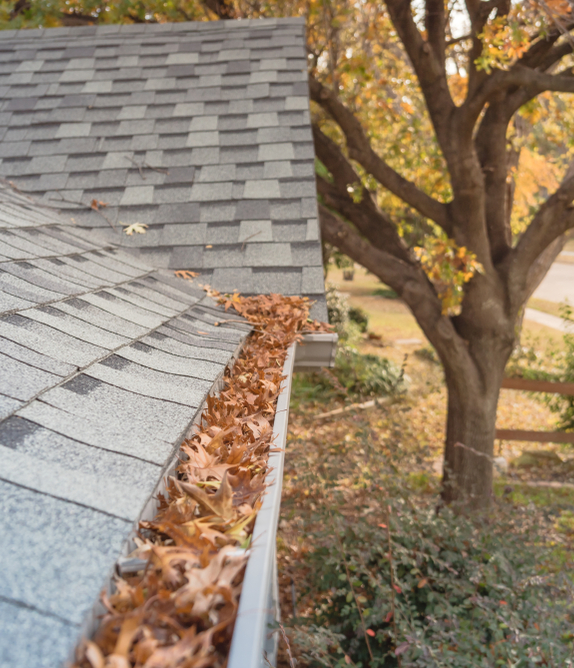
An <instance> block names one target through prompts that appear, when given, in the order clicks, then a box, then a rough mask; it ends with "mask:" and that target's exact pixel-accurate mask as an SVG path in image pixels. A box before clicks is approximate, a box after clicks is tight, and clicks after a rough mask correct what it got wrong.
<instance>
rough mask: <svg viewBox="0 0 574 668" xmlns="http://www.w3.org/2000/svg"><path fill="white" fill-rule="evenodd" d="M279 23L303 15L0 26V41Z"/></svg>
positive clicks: (297, 21)
mask: <svg viewBox="0 0 574 668" xmlns="http://www.w3.org/2000/svg"><path fill="white" fill-rule="evenodd" d="M279 25H293V26H304V25H305V17H303V16H287V17H280V18H261V19H232V20H227V21H222V20H214V21H209V20H208V21H180V22H175V23H125V24H121V23H106V24H102V25H92V26H62V27H58V28H20V29H18V30H2V29H0V42H2V41H4V40H6V41H7V40H10V39H22V38H23V39H30V40H36V39H40V38H45V37H67V36H69V35H76V36H77V35H84V36H86V37H91V36H95V37H101V36H103V35H116V34H121V35H125V34H142V33H148V32H150V33H152V32H153V33H154V34H157V33H160V32H164V33H171V32H180V31H196V32H200V31H201V32H203V31H212V30H229V29H236V28H275V27H278V26H279Z"/></svg>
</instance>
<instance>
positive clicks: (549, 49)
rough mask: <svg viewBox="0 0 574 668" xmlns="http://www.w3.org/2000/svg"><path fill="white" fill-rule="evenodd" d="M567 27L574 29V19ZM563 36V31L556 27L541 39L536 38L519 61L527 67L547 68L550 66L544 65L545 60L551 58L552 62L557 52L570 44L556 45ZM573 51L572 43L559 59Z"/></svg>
mask: <svg viewBox="0 0 574 668" xmlns="http://www.w3.org/2000/svg"><path fill="white" fill-rule="evenodd" d="M566 28H567V30H572V29H573V28H574V21H573V22H571V23H569V24H568V25H567V26H566ZM561 36H562V32H561V31H560V30H558V29H555V30H551V31H550V32H549V33H548V34H547V35H546V36H544V37H542V38H540V39H536V38H535V41H534V43H533V44H532V46H531V47H530V48H529V49H528V50H527V51H526V53H525V54H524V55H523V56H522V57H521V58H520V60H519V61H518V62H519V63H520V64H521V65H524V66H525V67H532V68H535V67H536V68H539V69H542V70H545V69H547V67H548V66H545V65H544V63H545V61H546V60H547V59H550V64H552V58H554V57H556V55H557V52H562V51H563V49H564V47H566V46H568V43H566V44H560V45H558V46H554V45H555V44H556V42H557V41H558V40H559V39H560V37H561ZM571 51H572V45H570V47H569V49H567V50H566V51H565V53H562V55H560V56H559V57H558V58H557V59H558V60H560V58H562V56H565V55H566V54H568V53H570V52H571ZM551 54H552V55H551Z"/></svg>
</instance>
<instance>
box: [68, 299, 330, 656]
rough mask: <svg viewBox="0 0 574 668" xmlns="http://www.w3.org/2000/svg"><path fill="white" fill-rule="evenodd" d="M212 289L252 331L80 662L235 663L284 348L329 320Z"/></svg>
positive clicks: (281, 303) (285, 303)
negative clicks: (234, 641) (234, 640)
mask: <svg viewBox="0 0 574 668" xmlns="http://www.w3.org/2000/svg"><path fill="white" fill-rule="evenodd" d="M211 294H212V295H213V296H215V297H218V298H219V300H220V302H221V303H222V304H224V305H225V310H226V312H227V313H226V314H225V315H224V316H223V317H222V319H221V322H220V323H218V324H219V325H220V326H223V325H225V322H226V321H227V320H235V321H237V319H238V314H239V315H241V316H244V317H245V319H246V321H247V322H249V323H251V325H252V326H253V332H252V334H251V335H250V336H249V337H248V339H247V341H246V343H245V345H244V346H243V349H242V351H241V354H240V356H239V358H238V359H237V360H236V362H235V364H234V365H233V367H232V368H230V369H228V370H227V372H226V375H225V377H224V379H223V389H222V390H221V391H220V392H219V393H218V394H216V395H215V396H210V397H208V400H207V407H206V408H205V410H204V412H203V413H202V415H201V419H200V422H199V423H198V424H197V425H196V429H195V432H194V433H193V435H192V436H191V437H190V438H189V439H187V440H186V441H185V442H184V443H183V445H182V448H181V455H180V463H179V466H178V468H177V475H176V476H175V477H171V478H170V479H169V481H168V485H167V494H166V495H165V496H160V504H159V510H158V512H157V515H156V517H155V518H154V519H153V520H152V521H146V522H141V523H140V527H139V535H138V539H137V541H136V542H137V545H138V547H137V549H136V550H135V551H134V552H133V554H132V555H131V556H132V557H133V558H134V559H140V560H141V567H140V570H138V571H137V572H135V573H131V574H126V575H124V576H123V577H119V576H118V577H117V578H115V581H114V590H113V592H112V593H111V594H109V595H108V594H106V593H105V592H104V593H103V595H102V602H103V603H104V605H105V608H106V611H107V612H106V615H105V616H104V618H103V619H102V621H101V624H100V626H99V628H98V630H97V632H96V635H95V637H94V638H93V640H89V639H85V640H83V641H82V643H81V645H80V646H79V647H78V650H77V663H76V664H75V665H76V668H173V667H175V666H177V667H178V668H208V667H214V668H219V667H223V666H224V665H225V664H226V657H227V654H228V651H229V646H230V641H231V635H232V632H233V623H234V620H235V615H236V612H237V606H238V600H239V595H240V591H241V581H242V575H243V570H244V567H245V564H246V560H247V557H246V554H245V550H242V549H239V550H238V549H237V548H238V547H239V548H241V547H244V548H245V547H247V546H248V545H249V541H250V535H251V531H252V528H253V521H254V519H255V516H256V514H257V511H258V509H259V507H260V505H261V495H262V494H263V493H264V491H265V486H266V484H265V475H266V472H267V459H268V454H269V451H270V448H272V447H273V443H272V436H273V430H272V425H273V419H274V415H275V405H276V401H277V397H278V395H279V392H280V386H281V382H282V380H283V375H282V374H283V364H284V361H285V358H286V355H287V350H288V348H289V346H290V345H291V344H292V343H293V342H294V341H296V340H297V339H298V338H299V337H300V336H301V332H302V331H303V330H304V329H306V330H312V331H317V330H319V331H320V330H321V329H323V330H324V329H325V326H322V325H321V324H319V323H317V322H312V321H310V320H309V319H308V314H309V301H308V300H307V299H305V298H300V297H282V296H281V295H267V296H260V297H249V298H242V297H240V296H239V295H237V294H234V295H232V296H221V295H218V293H214V292H211ZM327 327H328V326H327Z"/></svg>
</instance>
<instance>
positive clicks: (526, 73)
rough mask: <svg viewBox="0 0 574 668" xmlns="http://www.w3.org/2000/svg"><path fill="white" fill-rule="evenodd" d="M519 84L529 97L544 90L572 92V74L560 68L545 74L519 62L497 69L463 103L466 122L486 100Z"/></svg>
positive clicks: (573, 78)
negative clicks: (505, 69) (525, 89)
mask: <svg viewBox="0 0 574 668" xmlns="http://www.w3.org/2000/svg"><path fill="white" fill-rule="evenodd" d="M521 86H522V87H524V88H528V89H529V95H530V97H535V96H536V95H539V94H540V93H543V92H544V91H552V92H556V93H574V74H573V73H572V72H569V71H567V70H562V71H560V72H558V73H557V74H547V73H546V72H539V71H538V70H532V69H530V68H528V67H524V66H522V65H520V64H519V63H517V64H516V65H515V66H514V67H513V68H512V69H511V70H508V71H503V70H497V71H496V72H494V73H493V74H491V75H490V76H489V77H488V78H487V79H486V80H485V81H484V84H483V85H482V86H481V87H480V89H479V90H477V91H476V92H475V94H474V95H473V97H472V98H470V99H468V100H467V102H466V103H465V112H466V114H467V122H469V123H473V122H474V121H475V120H476V119H477V118H478V117H479V116H480V114H481V112H482V110H483V109H484V106H485V105H486V104H487V103H488V102H490V101H492V100H494V99H496V98H500V95H501V94H502V93H506V92H507V91H509V90H511V89H513V88H518V87H521ZM530 97H529V98H527V99H530Z"/></svg>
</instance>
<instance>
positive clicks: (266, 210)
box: [235, 200, 297, 220]
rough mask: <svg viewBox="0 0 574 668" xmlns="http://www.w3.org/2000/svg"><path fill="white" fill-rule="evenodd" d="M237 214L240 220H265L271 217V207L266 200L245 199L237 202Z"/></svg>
mask: <svg viewBox="0 0 574 668" xmlns="http://www.w3.org/2000/svg"><path fill="white" fill-rule="evenodd" d="M235 216H236V218H237V219H238V220H264V219H267V218H271V207H270V204H269V202H268V201H266V200H258V201H253V200H243V201H241V202H238V203H237V209H236V213H235ZM295 217H297V216H295Z"/></svg>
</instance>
